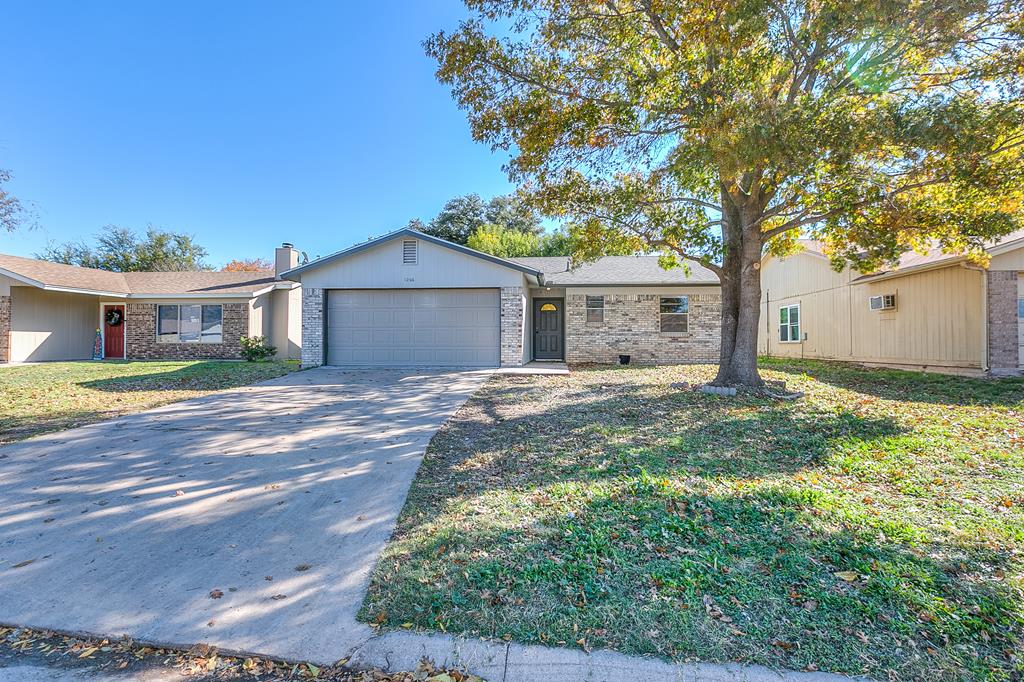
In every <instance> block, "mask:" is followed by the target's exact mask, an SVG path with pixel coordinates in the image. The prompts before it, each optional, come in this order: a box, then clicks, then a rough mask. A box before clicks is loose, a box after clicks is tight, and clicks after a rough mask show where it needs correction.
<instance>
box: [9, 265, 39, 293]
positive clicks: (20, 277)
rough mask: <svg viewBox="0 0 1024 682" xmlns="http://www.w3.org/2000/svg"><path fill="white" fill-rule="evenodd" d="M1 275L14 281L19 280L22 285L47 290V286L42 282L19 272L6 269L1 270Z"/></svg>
mask: <svg viewBox="0 0 1024 682" xmlns="http://www.w3.org/2000/svg"><path fill="white" fill-rule="evenodd" d="M0 275H3V276H5V277H10V278H11V279H13V280H17V281H19V282H21V283H22V284H28V285H29V286H33V287H39V288H40V289H45V288H46V286H45V285H44V284H43V283H42V282H40V281H38V280H35V279H32V278H31V277H26V276H25V275H19V274H18V273H17V272H14V271H12V270H8V269H6V268H0Z"/></svg>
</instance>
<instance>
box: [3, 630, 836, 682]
mask: <svg viewBox="0 0 1024 682" xmlns="http://www.w3.org/2000/svg"><path fill="white" fill-rule="evenodd" d="M423 658H428V659H430V660H432V661H433V662H434V663H436V664H437V665H439V666H442V667H445V668H457V669H464V670H468V671H469V672H471V673H473V674H474V675H478V676H479V677H482V678H483V679H484V680H487V681H488V682H556V681H557V682H624V681H625V680H643V682H850V680H851V678H848V677H843V676H841V675H832V674H828V673H800V672H780V671H775V670H771V669H769V668H765V667H763V666H743V665H736V664H725V665H720V664H713V663H683V664H671V663H666V662H664V661H659V660H654V659H648V658H638V657H633V656H625V655H623V654H618V653H615V652H611V651H597V652H594V653H590V654H587V653H584V652H582V651H578V650H572V649H557V648H549V647H542V646H524V645H521V644H506V643H503V642H491V641H481V640H468V639H461V638H458V637H452V636H448V635H441V634H437V635H424V634H418V633H411V632H392V633H387V634H384V635H380V636H374V637H371V638H370V639H368V640H367V641H365V642H364V643H363V644H361V645H360V646H359V647H358V648H357V649H356V651H355V652H354V653H353V655H352V657H351V659H350V660H349V661H348V666H349V667H351V668H354V669H380V670H384V671H386V672H398V671H411V670H415V669H416V665H417V663H419V662H420V660H422V659H423ZM5 666H7V667H5ZM184 679H191V680H195V679H196V678H194V677H193V678H186V677H185V676H183V675H182V674H181V673H180V672H179V671H178V670H176V669H174V668H167V667H161V666H159V665H158V666H155V667H150V668H148V669H146V670H142V671H130V672H124V671H117V670H110V669H90V668H88V667H82V665H81V662H79V661H75V660H71V661H64V662H62V661H60V660H59V659H56V660H51V659H45V660H42V661H41V660H39V657H33V658H25V659H24V660H19V659H18V658H17V657H16V656H11V655H8V656H6V657H5V656H2V655H0V682H36V681H39V682H42V681H44V680H45V681H50V682H87V681H89V680H92V681H94V682H129V681H130V682H180V681H181V680H184ZM197 682H201V681H197Z"/></svg>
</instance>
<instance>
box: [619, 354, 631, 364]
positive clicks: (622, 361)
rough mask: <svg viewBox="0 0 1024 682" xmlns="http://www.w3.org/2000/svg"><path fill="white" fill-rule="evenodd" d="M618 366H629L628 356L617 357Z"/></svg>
mask: <svg viewBox="0 0 1024 682" xmlns="http://www.w3.org/2000/svg"><path fill="white" fill-rule="evenodd" d="M619 364H620V365H628V364H629V356H628V355H620V356H619Z"/></svg>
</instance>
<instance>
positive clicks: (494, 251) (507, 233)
mask: <svg viewBox="0 0 1024 682" xmlns="http://www.w3.org/2000/svg"><path fill="white" fill-rule="evenodd" d="M466 246H468V247H469V248H471V249H476V250H477V251H483V252H484V253H489V254H491V255H493V256H498V257H500V258H522V257H524V256H537V255H540V253H539V252H540V238H539V237H538V236H537V235H535V234H532V233H530V232H520V231H519V230H510V229H508V228H506V227H501V226H500V225H494V224H491V223H486V224H484V225H481V226H480V227H478V228H477V229H476V230H475V231H474V232H473V234H471V235H469V239H467V240H466Z"/></svg>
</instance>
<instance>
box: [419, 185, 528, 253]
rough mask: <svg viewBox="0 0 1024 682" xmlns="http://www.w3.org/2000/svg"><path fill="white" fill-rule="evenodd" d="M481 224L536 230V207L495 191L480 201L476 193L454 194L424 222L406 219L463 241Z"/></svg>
mask: <svg viewBox="0 0 1024 682" xmlns="http://www.w3.org/2000/svg"><path fill="white" fill-rule="evenodd" d="M484 225H498V226H500V227H502V228H505V229H508V230H514V231H516V232H522V233H524V234H534V235H536V234H540V233H541V232H543V231H544V228H543V227H542V226H541V224H540V216H539V215H538V214H537V210H536V209H535V208H533V207H531V206H530V205H529V204H527V203H526V202H524V201H523V200H522V199H520V198H519V197H517V196H515V195H507V196H506V195H499V196H496V197H494V198H492V199H491V200H490V201H484V200H483V199H481V198H480V195H479V194H467V195H465V196H461V197H455V198H454V199H451V200H449V201H448V202H447V203H445V205H444V208H442V209H441V211H440V212H439V213H438V214H437V216H436V217H435V218H434V219H433V220H431V221H430V222H429V223H428V224H424V223H423V221H421V220H419V219H413V220H411V221H409V227H412V228H414V229H417V230H419V231H421V232H426V233H427V234H431V235H434V236H435V237H440V238H441V239H446V240H448V241H450V242H455V243H456V244H466V242H467V241H469V236H470V235H471V234H473V233H474V232H476V231H477V230H478V229H480V228H481V227H483V226H484Z"/></svg>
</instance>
